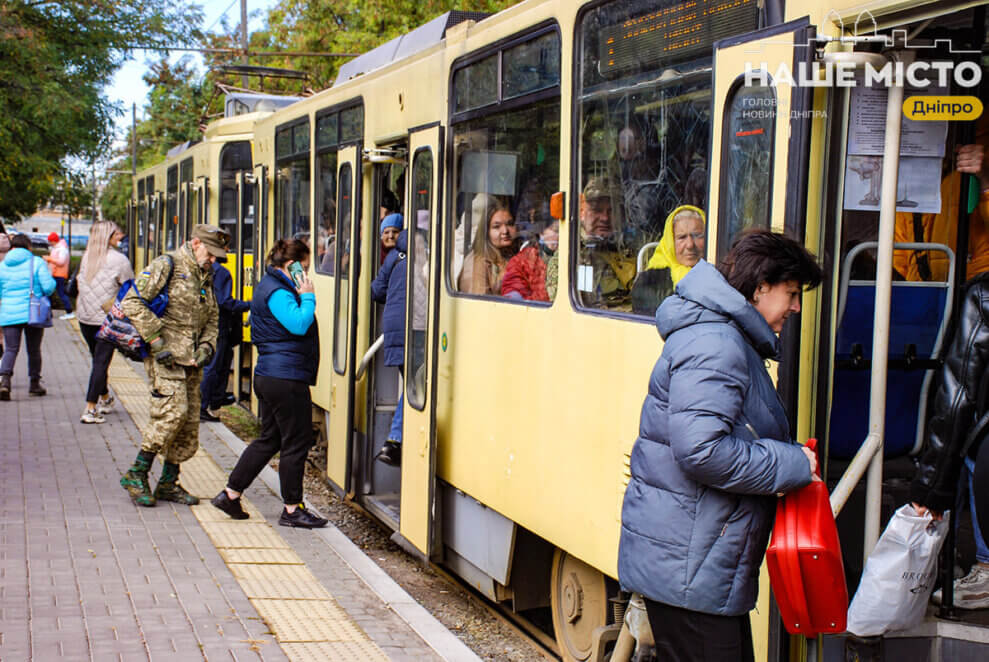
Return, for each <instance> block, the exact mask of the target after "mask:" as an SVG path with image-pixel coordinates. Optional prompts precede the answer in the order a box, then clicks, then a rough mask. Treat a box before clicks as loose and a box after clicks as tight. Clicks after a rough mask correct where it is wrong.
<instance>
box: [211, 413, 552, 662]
mask: <svg viewBox="0 0 989 662" xmlns="http://www.w3.org/2000/svg"><path fill="white" fill-rule="evenodd" d="M220 417H221V418H222V419H223V422H224V424H225V425H226V426H227V427H228V428H230V430H231V431H232V432H234V434H236V435H237V436H238V437H240V438H241V439H243V440H244V441H245V442H246V443H250V442H251V439H252V437H253V436H254V435H255V434H257V424H256V422H255V421H254V420H253V417H251V415H250V414H249V413H247V412H246V411H245V410H243V409H240V408H239V407H226V408H224V409H223V411H222V412H221V414H220ZM325 461H326V460H325V448H321V447H319V446H317V447H316V448H314V449H313V450H312V451H311V452H310V456H309V462H308V463H307V464H306V476H305V494H306V498H307V499H309V501H310V502H311V503H312V504H313V505H314V506H315V507H316V508H317V509H318V510H319V511H320V513H322V514H323V516H324V517H326V518H328V519H329V520H330V521H331V522H332V523H333V525H334V526H336V527H337V528H338V529H340V530H341V531H342V532H343V533H344V535H346V536H347V537H348V538H350V539H351V540H352V541H354V544H356V545H357V546H358V547H360V548H361V550H362V551H363V552H364V553H365V554H367V555H368V557H369V558H370V559H371V560H372V561H374V562H375V563H377V564H378V565H379V566H380V567H381V568H382V569H383V570H384V571H385V572H387V573H388V574H389V575H390V576H391V578H392V579H394V580H395V581H396V582H398V584H399V585H400V586H401V587H402V588H403V589H405V591H406V592H407V593H408V594H409V595H411V596H412V597H413V598H415V600H416V601H418V602H419V603H420V604H421V605H422V606H423V607H425V608H426V609H427V610H428V611H429V612H430V613H431V614H432V615H433V616H434V617H435V618H436V619H437V620H439V621H440V622H441V623H442V624H443V625H444V626H446V627H447V628H448V629H449V630H450V631H451V632H453V633H454V634H455V635H456V636H457V637H458V638H459V639H460V640H461V641H463V642H464V643H465V644H466V645H467V646H468V647H470V649H471V650H473V651H474V652H475V653H476V654H477V655H478V656H479V657H480V658H481V659H484V660H492V661H496V662H528V661H536V660H540V661H542V660H546V657H544V656H543V654H542V653H541V651H540V650H539V649H537V648H536V647H535V646H534V645H533V644H532V643H530V642H529V641H528V639H526V638H525V637H523V636H521V635H519V634H518V633H517V632H516V631H515V630H514V629H513V628H511V627H510V626H508V625H506V624H505V623H504V622H503V621H502V620H501V619H500V618H498V617H497V616H495V615H494V614H492V613H491V612H490V611H489V610H488V609H487V607H485V606H484V605H483V604H482V603H481V601H480V600H478V599H477V598H475V597H474V596H473V595H471V594H470V593H468V592H467V591H465V590H464V589H463V588H461V587H460V586H458V585H456V584H453V583H451V582H449V581H448V580H447V579H446V578H444V577H443V576H441V575H439V574H437V573H436V572H434V571H433V570H432V569H431V568H426V567H424V566H423V565H422V564H420V563H419V562H418V561H416V560H414V559H412V558H411V557H410V556H409V555H408V554H406V553H405V552H404V551H403V550H402V549H401V548H400V547H398V546H397V545H396V544H395V543H393V542H391V540H389V536H390V535H391V531H390V530H388V529H387V528H385V527H384V526H383V525H381V524H380V523H378V522H377V521H376V520H374V519H372V518H371V517H370V516H368V515H366V514H365V513H363V512H361V511H360V510H358V509H357V508H354V507H353V506H350V505H348V504H346V503H344V502H343V501H342V500H341V499H340V498H339V497H338V496H337V495H336V493H335V492H333V491H332V490H331V489H330V488H329V485H328V484H327V481H326V472H325V469H322V468H321V467H324V466H325ZM271 464H272V466H273V467H275V468H277V467H278V460H277V459H275V460H273V461H272V463H271Z"/></svg>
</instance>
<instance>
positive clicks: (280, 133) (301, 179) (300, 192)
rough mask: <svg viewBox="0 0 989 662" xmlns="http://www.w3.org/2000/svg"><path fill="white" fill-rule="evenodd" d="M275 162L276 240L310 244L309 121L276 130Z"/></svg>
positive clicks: (306, 119) (305, 120)
mask: <svg viewBox="0 0 989 662" xmlns="http://www.w3.org/2000/svg"><path fill="white" fill-rule="evenodd" d="M275 159H276V164H277V167H276V170H275V229H276V233H275V238H276V239H289V238H292V239H301V240H303V241H305V242H306V243H310V242H309V186H310V183H309V119H308V118H305V119H304V120H302V121H300V122H296V123H295V124H290V125H288V126H285V127H280V128H278V129H276V130H275ZM310 247H311V246H310Z"/></svg>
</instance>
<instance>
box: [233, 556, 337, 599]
mask: <svg viewBox="0 0 989 662" xmlns="http://www.w3.org/2000/svg"><path fill="white" fill-rule="evenodd" d="M228 567H229V568H230V572H232V573H233V576H234V577H236V578H237V581H238V582H240V585H241V587H242V588H243V589H244V593H246V594H247V597H249V598H260V599H264V598H282V599H285V600H329V599H330V598H332V597H333V596H331V595H330V593H329V592H328V591H327V590H326V589H325V588H323V586H322V584H320V583H319V580H318V579H316V577H315V575H313V574H312V573H311V572H309V569H308V568H306V566H304V565H247V564H240V563H235V564H232V565H230V566H228Z"/></svg>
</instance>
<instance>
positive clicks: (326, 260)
mask: <svg viewBox="0 0 989 662" xmlns="http://www.w3.org/2000/svg"><path fill="white" fill-rule="evenodd" d="M335 117H336V116H335V115H334V118H335ZM335 124H336V123H335V122H334V125H335ZM316 167H317V168H318V169H319V180H318V182H317V186H318V188H317V190H316V194H317V198H316V209H317V210H318V213H319V225H318V227H317V228H316V250H315V254H316V273H321V274H327V275H330V276H332V275H333V267H334V264H333V258H334V254H335V247H336V246H335V243H334V241H333V239H334V237H336V225H337V214H336V208H337V203H336V199H337V153H336V152H335V151H332V152H325V153H323V154H320V155H319V160H318V161H317V163H316Z"/></svg>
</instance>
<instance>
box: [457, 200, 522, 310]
mask: <svg viewBox="0 0 989 662" xmlns="http://www.w3.org/2000/svg"><path fill="white" fill-rule="evenodd" d="M519 243H520V242H519V236H518V230H517V229H516V227H515V219H514V218H512V214H511V212H509V211H508V209H506V208H505V207H504V206H502V205H500V204H498V205H492V206H491V208H490V209H489V210H488V214H487V216H485V217H484V222H483V223H481V227H479V228H478V229H477V233H476V234H475V235H474V243H473V245H472V246H471V251H470V253H469V254H468V255H467V257H465V258H464V268H463V271H462V272H461V273H460V279H459V281H458V283H457V287H458V288H459V289H460V291H461V292H467V293H468V294H501V281H502V279H503V278H504V277H505V266H506V265H507V264H508V260H510V259H511V258H512V256H513V255H515V254H516V253H518V252H519Z"/></svg>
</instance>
